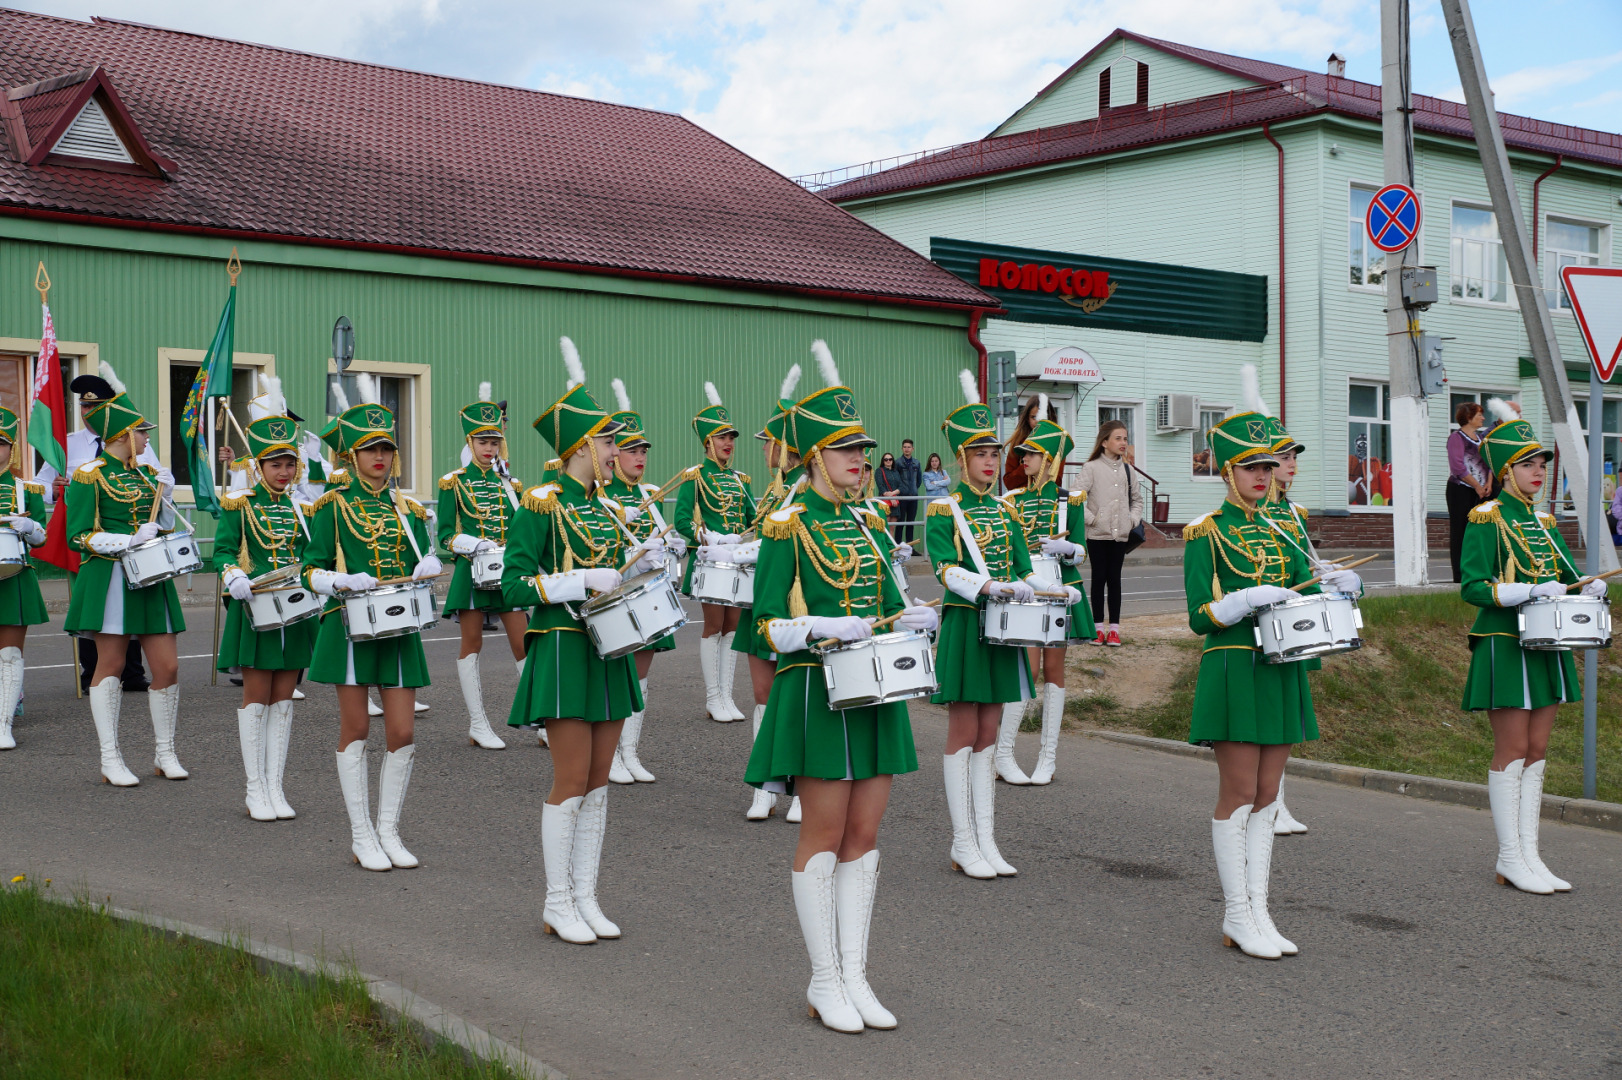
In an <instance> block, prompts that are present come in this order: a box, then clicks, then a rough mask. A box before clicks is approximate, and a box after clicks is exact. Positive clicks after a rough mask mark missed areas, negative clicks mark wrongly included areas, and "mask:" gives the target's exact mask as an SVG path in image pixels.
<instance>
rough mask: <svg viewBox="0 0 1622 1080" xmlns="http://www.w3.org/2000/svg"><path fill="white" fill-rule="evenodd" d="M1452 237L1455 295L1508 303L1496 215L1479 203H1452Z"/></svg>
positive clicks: (1505, 269) (1502, 248) (1492, 302)
mask: <svg viewBox="0 0 1622 1080" xmlns="http://www.w3.org/2000/svg"><path fill="white" fill-rule="evenodd" d="M1451 238H1452V251H1451V256H1452V259H1451V261H1452V266H1451V271H1452V276H1453V297H1454V299H1456V300H1479V301H1483V302H1486V303H1491V304H1507V303H1508V302H1509V263H1508V262H1506V261H1505V259H1504V244H1503V241H1502V240H1501V239H1500V238H1499V235H1498V217H1497V215H1496V214H1494V213H1493V212H1492V211H1491V210H1486V209H1482V208H1481V207H1476V206H1455V207H1453V220H1452V225H1451Z"/></svg>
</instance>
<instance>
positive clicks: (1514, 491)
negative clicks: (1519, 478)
mask: <svg viewBox="0 0 1622 1080" xmlns="http://www.w3.org/2000/svg"><path fill="white" fill-rule="evenodd" d="M1498 475H1499V477H1500V478H1501V479H1502V480H1503V481H1504V490H1505V491H1507V492H1509V493H1510V494H1511V495H1513V496H1515V497H1516V498H1517V499H1519V500H1521V502H1523V503H1525V504H1526V505H1527V506H1531V505H1532V496H1530V495H1528V494H1526V493H1525V492H1524V491H1522V490H1521V485H1519V484H1517V483H1516V482H1515V463H1514V462H1510V463H1509V464H1508V465H1505V466H1504V470H1503V472H1501V473H1499V474H1498Z"/></svg>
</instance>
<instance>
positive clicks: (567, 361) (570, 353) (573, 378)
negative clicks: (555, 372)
mask: <svg viewBox="0 0 1622 1080" xmlns="http://www.w3.org/2000/svg"><path fill="white" fill-rule="evenodd" d="M558 348H560V349H562V350H563V366H564V367H566V368H568V369H569V382H568V385H566V386H565V387H564V389H565V390H573V389H574V388H575V387H577V386H584V385H586V367H585V365H584V364H582V363H581V362H580V350H579V349H577V348H575V347H574V342H572V341H570V340H569V338H568V336H567V335H565V336H564V337H560V338H558Z"/></svg>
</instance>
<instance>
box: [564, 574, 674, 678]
mask: <svg viewBox="0 0 1622 1080" xmlns="http://www.w3.org/2000/svg"><path fill="white" fill-rule="evenodd" d="M670 582H671V578H670V575H669V573H667V572H666V571H664V570H652V571H649V572H648V573H646V574H638V575H637V576H636V577H634V578H632V579H631V580H629V581H627V582H624V583H622V584H621V585H620V587H619V588H617V589H615V590H614V591H612V592H606V593H603V594H602V595H600V596H594V597H592V598H591V599H590V600H587V601H586V602H585V603H584V604H582V605H580V618H581V619H582V620H583V621H584V622H585V624H586V633H588V634H590V635H591V643H592V644H593V645H594V646H596V648H597V655H598V656H600V657H602V658H603V659H604V660H612V659H614V658H615V657H617V656H627V655H629V654H631V653H634V652H636V651H637V650H639V649H645V648H647V647H648V646H649V645H652V644H653V643H654V642H656V641H658V640H659V639H660V638H662V637H664V636H665V635H667V634H670V633H673V632H675V631H676V630H679V629H681V628H682V627H683V626H686V625H687V612H686V611H685V610H684V609H683V608H682V606H681V599H680V598H679V597H678V596H677V595H676V588H675V586H674V585H672V584H671V583H670Z"/></svg>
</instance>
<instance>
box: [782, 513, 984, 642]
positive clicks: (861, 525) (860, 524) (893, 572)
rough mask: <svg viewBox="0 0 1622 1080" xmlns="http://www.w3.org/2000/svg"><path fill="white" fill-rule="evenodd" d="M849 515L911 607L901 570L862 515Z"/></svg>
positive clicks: (903, 599)
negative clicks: (887, 554)
mask: <svg viewBox="0 0 1622 1080" xmlns="http://www.w3.org/2000/svg"><path fill="white" fill-rule="evenodd" d="M795 488H796V490H798V488H799V482H798V481H796V482H795ZM793 497H794V493H793V492H790V493H789V499H793ZM786 501H788V500H785V502H786ZM952 505H953V506H956V505H957V504H956V503H953V504H952ZM851 517H853V518H855V519H856V527H857V528H858V529H860V530H862V535H863V536H865V537H867V543H868V545H869V546H870V547H872V549H873V556H874V558H876V559H878V561H879V562H880V563H890V576H891V577H892V578H893V579H894V580H895V587H896V589H897V590H899V591H900V593H901V602H902V603H903V604H906V605H907V606H908V607H911V606H912V594H911V593H909V592H907V583H906V581H905V580H904V579H903V578H902V577H901V571H900V570H899V569H898V568H897V567H896V564H895V563H893V562H890V560H889V559H886V558H885V557H884V549H883V548H881V547H879V544H878V541H877V540H874V539H873V534H872V533H870V532H868V530H867V523H866V522H864V521H863V520H862V516H861V515H860V514H852V515H851ZM880 607H881V610H882V605H880Z"/></svg>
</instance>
